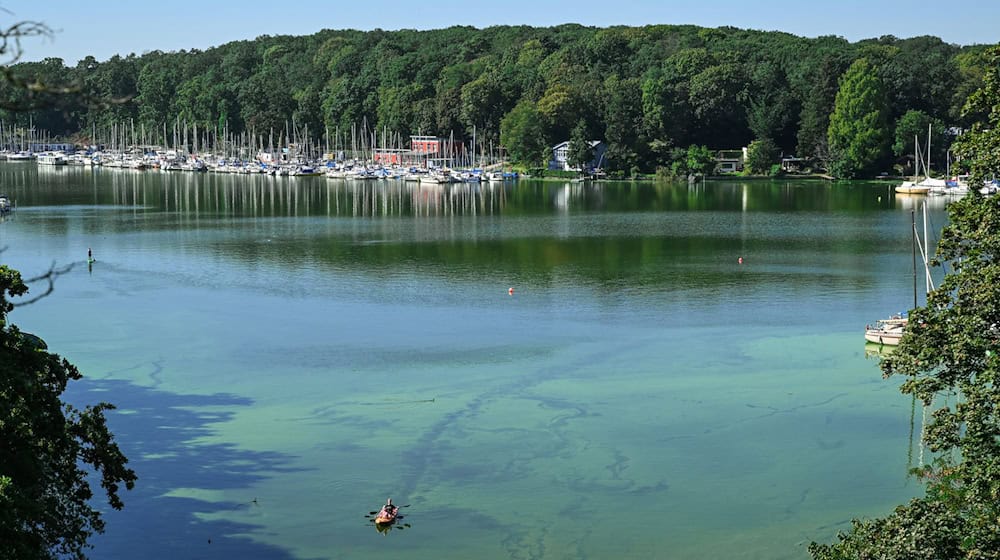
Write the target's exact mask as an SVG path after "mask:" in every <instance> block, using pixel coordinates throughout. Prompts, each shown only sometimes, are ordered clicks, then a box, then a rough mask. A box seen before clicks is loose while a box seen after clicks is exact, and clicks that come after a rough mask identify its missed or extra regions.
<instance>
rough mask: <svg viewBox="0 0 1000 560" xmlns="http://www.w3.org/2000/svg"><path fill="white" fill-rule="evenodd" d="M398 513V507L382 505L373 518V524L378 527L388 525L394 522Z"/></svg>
mask: <svg viewBox="0 0 1000 560" xmlns="http://www.w3.org/2000/svg"><path fill="white" fill-rule="evenodd" d="M398 513H399V508H398V507H396V506H390V505H384V506H382V509H380V510H378V514H377V515H376V516H375V523H376V524H378V525H388V524H389V523H392V522H393V521H395V520H396V515H397V514H398Z"/></svg>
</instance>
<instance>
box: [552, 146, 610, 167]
mask: <svg viewBox="0 0 1000 560" xmlns="http://www.w3.org/2000/svg"><path fill="white" fill-rule="evenodd" d="M589 144H590V148H591V149H592V150H593V153H594V159H592V160H591V161H589V162H587V164H585V165H584V166H583V169H582V170H581V169H579V168H576V167H572V166H570V164H569V140H567V141H565V142H560V143H559V144H556V145H555V146H552V160H551V161H549V169H552V170H560V171H583V170H588V171H589V170H593V169H598V168H600V167H601V166H602V165H603V164H604V152H606V151H607V149H608V146H607V144H605V143H604V142H601V141H600V140H590V141H589Z"/></svg>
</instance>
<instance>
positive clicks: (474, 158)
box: [0, 117, 503, 167]
mask: <svg viewBox="0 0 1000 560" xmlns="http://www.w3.org/2000/svg"><path fill="white" fill-rule="evenodd" d="M78 138H79V139H80V140H81V142H78V144H82V145H84V146H86V147H87V149H88V150H102V151H109V152H116V153H143V152H147V151H156V150H164V151H166V150H170V151H174V152H176V153H181V154H185V155H190V156H192V157H196V156H198V155H201V154H212V155H213V156H215V157H217V158H220V157H221V158H225V159H228V160H237V161H239V160H243V161H250V160H253V159H255V158H257V157H258V155H259V154H262V153H269V154H278V153H280V154H283V159H286V160H289V161H309V162H316V161H320V160H325V161H370V162H379V161H380V160H382V161H385V160H387V159H391V158H393V157H395V158H397V159H399V158H401V157H402V156H403V155H406V156H409V159H410V161H411V163H419V164H421V165H422V166H424V167H428V166H431V167H433V166H437V167H489V166H492V165H496V164H498V163H500V162H502V161H503V156H502V152H503V150H502V149H501V148H498V147H495V146H493V145H492V143H489V145H487V143H481V144H480V145H478V146H477V144H476V131H475V130H473V135H472V141H471V143H470V144H469V145H466V144H465V143H462V142H456V141H455V139H454V133H451V134H450V135H449V138H447V139H442V141H441V148H440V150H439V151H437V152H435V153H433V154H419V153H416V151H415V150H412V149H410V147H409V146H407V143H408V141H409V139H406V138H404V137H403V135H402V134H401V133H399V132H395V131H390V130H389V129H388V128H387V127H383V128H382V129H381V130H379V129H378V128H370V127H369V125H368V122H367V119H363V120H362V122H361V124H360V125H352V126H351V128H350V130H341V129H340V128H339V127H336V128H334V129H333V130H330V129H329V128H326V129H325V130H323V131H322V133H321V134H319V135H317V134H316V132H315V131H311V130H310V129H309V125H308V124H303V125H301V126H299V125H298V124H297V123H296V122H295V120H294V119H292V120H291V121H286V122H285V127H284V129H280V130H275V129H273V128H270V129H268V130H267V131H260V130H257V129H256V128H255V127H251V128H250V129H249V130H244V131H241V132H231V131H230V130H229V123H228V121H227V122H225V123H223V125H222V126H221V127H205V126H200V127H199V126H198V123H197V122H189V121H187V120H186V119H181V118H180V117H178V118H176V119H175V120H174V121H173V122H172V123H169V124H168V123H166V122H164V123H162V125H161V126H160V127H158V128H156V129H153V128H147V127H146V125H145V123H141V122H140V123H138V124H136V122H135V121H134V120H133V119H129V121H128V122H118V123H114V124H111V125H110V126H102V127H99V126H98V125H96V124H94V125H91V128H90V130H89V131H88V132H87V133H81V134H79V135H78ZM52 144H54V140H53V137H52V136H51V135H49V134H48V133H46V132H45V131H42V130H39V129H36V128H35V127H34V126H31V125H29V127H28V128H23V127H21V128H18V127H15V126H11V125H9V124H8V123H5V122H3V121H0V150H3V151H9V152H23V151H36V150H33V149H32V148H33V147H37V146H49V145H52ZM37 151H46V148H42V149H39V150H37ZM421 155H422V156H423V157H421Z"/></svg>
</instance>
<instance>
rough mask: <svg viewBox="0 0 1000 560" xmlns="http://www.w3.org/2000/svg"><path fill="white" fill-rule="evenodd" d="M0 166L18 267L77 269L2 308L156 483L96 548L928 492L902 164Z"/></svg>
mask: <svg viewBox="0 0 1000 560" xmlns="http://www.w3.org/2000/svg"><path fill="white" fill-rule="evenodd" d="M0 181H2V182H0V185H2V186H0V190H3V191H5V192H7V194H9V195H11V196H12V197H13V198H15V199H16V201H17V204H18V209H17V211H16V213H14V214H13V215H12V216H9V217H8V218H7V219H5V221H4V222H3V223H0V247H6V250H5V251H4V252H3V253H2V254H0V258H2V262H3V263H5V264H8V265H10V266H13V267H15V268H17V269H19V270H21V271H22V273H23V274H24V275H25V276H26V277H30V276H34V275H37V274H40V273H43V272H45V271H46V270H48V269H49V267H50V266H52V264H53V263H55V265H56V266H66V265H71V264H72V265H73V268H72V269H71V270H70V271H69V272H67V273H66V274H64V275H62V276H60V277H59V278H58V280H57V282H56V285H55V291H54V292H53V293H52V294H51V295H50V296H49V297H47V298H45V299H43V300H41V301H39V302H38V303H35V304H33V305H28V306H24V307H21V308H18V309H16V310H15V311H14V312H13V313H12V315H11V320H12V321H13V322H14V323H16V324H17V325H19V326H20V327H21V328H22V329H23V330H25V331H28V332H32V333H35V334H38V335H40V336H42V337H43V338H44V339H45V340H46V341H47V342H48V344H49V347H50V349H51V350H52V351H54V352H57V353H59V354H61V355H63V356H65V357H66V358H68V359H69V360H70V361H72V362H73V363H74V364H76V365H77V366H79V367H80V369H81V371H82V372H83V373H84V375H85V376H86V377H85V379H84V380H83V381H81V382H78V383H76V384H74V385H73V386H71V389H70V390H69V391H68V393H67V394H66V398H67V400H69V401H71V402H73V403H75V404H77V405H79V406H82V405H84V404H90V403H96V402H98V401H101V400H106V401H110V402H113V403H114V404H116V405H117V406H118V410H117V411H115V412H114V413H111V417H110V423H111V425H112V428H113V430H114V431H115V433H116V435H117V438H118V441H119V443H120V445H121V447H122V449H123V451H124V452H125V453H126V455H127V456H128V457H129V458H130V460H131V462H130V466H131V467H132V468H134V469H135V471H136V472H137V474H138V476H139V481H138V484H137V487H136V489H135V490H134V491H132V492H128V493H126V494H125V495H124V496H123V497H124V500H125V503H126V507H125V509H124V510H123V511H121V512H114V511H110V512H108V513H107V515H106V519H107V522H108V524H107V532H106V533H105V534H104V535H102V536H100V537H97V538H95V539H94V541H93V542H94V544H95V548H94V550H93V551H92V552H91V557H92V558H95V559H119V558H135V557H142V558H152V559H161V558H162V559H170V560H179V559H187V558H207V557H213V558H278V559H284V558H295V559H327V558H336V559H348V558H360V557H365V556H369V555H376V554H379V555H385V554H405V555H406V557H407V558H408V559H410V560H421V559H438V558H445V557H450V558H456V557H461V556H473V557H476V558H478V559H480V560H484V559H506V558H514V559H541V558H567V559H569V558H573V559H580V558H666V557H669V558H673V559H684V558H690V559H703V558H759V559H769V560H770V559H784V558H799V559H801V558H807V557H808V554H807V553H806V546H807V545H808V543H809V542H810V541H811V540H819V541H823V542H830V541H831V540H832V539H833V538H834V535H835V534H836V532H837V531H838V530H845V529H847V528H848V527H849V520H850V519H851V518H852V517H859V516H880V515H885V514H887V513H888V512H890V511H891V509H892V508H893V507H894V506H895V505H896V504H899V503H902V502H905V501H906V500H907V499H909V498H910V497H912V496H914V495H917V494H918V493H919V492H920V487H919V485H918V484H917V483H916V482H915V481H914V480H912V479H911V478H909V477H908V476H907V468H908V466H911V465H915V464H916V463H917V462H918V461H919V460H920V458H921V453H920V450H919V445H918V443H917V442H916V441H914V431H916V432H917V434H919V430H920V426H919V422H920V417H921V410H920V408H919V407H914V405H913V403H912V401H911V400H910V399H909V398H908V397H906V396H903V395H901V394H900V393H899V391H898V385H899V381H898V380H888V381H885V380H883V379H882V378H881V374H880V371H879V369H878V363H877V357H874V358H873V357H872V356H866V347H865V344H864V338H863V331H864V326H865V324H866V323H871V322H874V321H875V319H878V318H881V317H882V316H885V315H888V314H891V313H894V312H898V311H904V310H906V309H908V308H909V307H910V306H911V305H912V301H913V296H912V294H913V271H912V266H913V265H912V252H911V235H910V231H911V227H910V220H911V212H910V210H911V209H912V208H914V207H915V206H916V205H917V204H918V203H919V202H920V201H922V200H923V199H922V198H911V197H906V198H904V197H903V196H902V195H894V193H893V191H892V187H893V185H892V184H889V183H867V184H864V183H851V184H831V183H826V182H795V181H785V180H781V181H754V182H746V183H741V182H735V181H727V182H711V181H710V182H707V183H697V184H692V185H689V184H686V183H624V182H623V183H598V184H580V183H572V184H568V183H567V184H564V183H557V182H540V181H529V180H522V181H520V182H517V183H506V184H503V185H500V184H492V185H489V184H483V185H479V184H476V185H469V184H455V185H448V186H444V185H442V186H437V185H435V186H428V185H419V184H416V183H401V182H398V183H396V182H384V181H383V182H357V183H345V182H343V181H340V180H332V179H326V178H324V177H301V178H296V177H270V176H243V175H240V176H237V175H216V174H203V175H194V174H186V173H180V172H178V173H160V172H153V171H147V172H137V171H130V170H118V169H100V168H97V169H86V168H70V167H66V168H38V167H36V166H35V165H34V164H31V163H13V162H10V163H4V164H0ZM930 203H931V209H930V212H929V221H930V224H931V228H932V231H938V230H940V227H941V226H942V225H944V223H945V214H944V202H943V201H942V200H941V199H934V198H932V199H930ZM88 248H90V249H91V250H92V251H93V254H94V258H95V259H96V262H94V263H93V264H92V265H90V266H88V265H87V263H86V256H87V251H88ZM741 257H742V259H743V260H742V263H740V262H739V259H740V258H741ZM32 288H33V291H34V292H35V293H38V292H41V291H43V290H44V289H45V286H44V285H39V284H36V285H33V286H32ZM917 439H918V440H919V436H917ZM390 496H391V497H392V498H393V501H394V502H395V503H397V504H402V505H407V506H408V507H405V508H403V509H402V510H401V511H402V513H403V515H404V516H405V518H404V519H402V520H400V521H399V522H398V523H397V527H396V528H393V529H391V530H388V531H384V532H383V531H378V530H376V527H375V526H374V525H373V524H372V523H371V522H370V520H369V519H368V518H366V514H368V513H369V512H370V511H373V510H376V509H377V508H378V506H379V505H380V504H382V503H384V502H385V500H386V498H387V497H390Z"/></svg>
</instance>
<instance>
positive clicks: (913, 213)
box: [910, 209, 917, 309]
mask: <svg viewBox="0 0 1000 560" xmlns="http://www.w3.org/2000/svg"><path fill="white" fill-rule="evenodd" d="M910 230H911V231H912V237H911V239H910V244H911V245H912V248H913V309H916V308H917V211H916V210H915V209H911V210H910Z"/></svg>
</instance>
